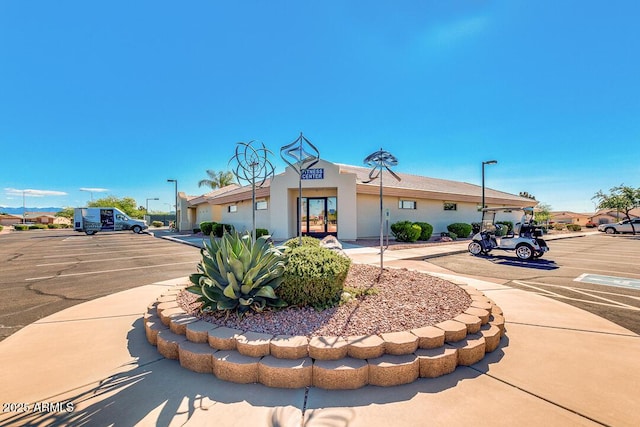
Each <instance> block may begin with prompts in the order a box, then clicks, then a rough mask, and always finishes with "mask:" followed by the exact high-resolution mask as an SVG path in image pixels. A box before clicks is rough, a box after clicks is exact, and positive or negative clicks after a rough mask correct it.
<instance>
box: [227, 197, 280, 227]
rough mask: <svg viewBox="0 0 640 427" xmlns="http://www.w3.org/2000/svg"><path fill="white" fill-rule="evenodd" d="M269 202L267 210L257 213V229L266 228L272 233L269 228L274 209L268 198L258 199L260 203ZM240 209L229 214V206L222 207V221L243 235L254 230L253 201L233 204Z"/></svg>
mask: <svg viewBox="0 0 640 427" xmlns="http://www.w3.org/2000/svg"><path fill="white" fill-rule="evenodd" d="M265 200H266V202H267V209H266V210H258V211H256V228H266V229H267V230H269V232H270V233H273V232H272V231H271V228H270V227H269V219H270V211H271V209H272V206H271V200H270V199H269V198H268V197H267V198H260V199H256V202H258V201H265ZM233 204H234V205H236V206H237V207H238V210H237V211H236V212H229V209H228V207H229V206H230V205H229V204H226V205H222V206H221V207H220V208H221V215H220V216H221V219H220V221H217V222H221V223H223V224H231V225H233V226H234V227H235V229H236V230H237V231H238V232H240V233H243V232H245V231H251V230H252V229H253V217H252V215H251V200H243V201H240V202H238V203H233Z"/></svg>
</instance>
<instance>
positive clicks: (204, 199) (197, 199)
mask: <svg viewBox="0 0 640 427" xmlns="http://www.w3.org/2000/svg"><path fill="white" fill-rule="evenodd" d="M238 188H241V187H240V186H239V185H238V184H230V185H226V186H224V187H222V188H217V189H215V190H213V191H210V192H208V193H207V194H203V195H202V196H193V197H189V206H196V205H200V204H203V203H209V201H211V200H213V199H215V198H216V197H218V196H220V195H222V194H225V193H228V192H230V191H234V190H236V189H238ZM216 203H217V202H216Z"/></svg>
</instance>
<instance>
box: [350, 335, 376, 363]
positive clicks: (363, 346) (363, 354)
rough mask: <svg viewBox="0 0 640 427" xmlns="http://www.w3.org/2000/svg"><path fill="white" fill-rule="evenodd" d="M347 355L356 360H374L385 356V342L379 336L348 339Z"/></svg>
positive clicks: (361, 336)
mask: <svg viewBox="0 0 640 427" xmlns="http://www.w3.org/2000/svg"><path fill="white" fill-rule="evenodd" d="M347 342H348V343H349V346H348V348H347V354H348V355H349V356H351V357H354V358H356V359H374V358H376V357H380V356H382V355H383V354H384V341H383V340H382V338H380V337H379V336H377V335H360V336H353V337H348V338H347Z"/></svg>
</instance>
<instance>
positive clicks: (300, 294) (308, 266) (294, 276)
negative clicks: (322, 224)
mask: <svg viewBox="0 0 640 427" xmlns="http://www.w3.org/2000/svg"><path fill="white" fill-rule="evenodd" d="M350 266H351V260H350V259H349V258H347V257H345V256H342V255H339V254H337V253H335V252H333V251H331V250H330V249H326V248H321V247H319V246H304V245H303V246H300V247H296V248H293V249H292V250H291V252H289V260H288V262H287V266H286V268H285V271H284V275H283V279H284V280H283V282H282V285H280V287H279V288H278V291H277V294H278V295H279V296H280V297H281V298H282V299H283V300H285V301H286V302H287V303H289V304H290V305H296V306H307V305H308V306H312V307H314V308H316V309H323V308H328V307H332V306H335V305H337V304H338V303H339V302H340V296H341V295H342V289H343V286H344V281H345V279H346V278H347V273H348V272H349V267H350Z"/></svg>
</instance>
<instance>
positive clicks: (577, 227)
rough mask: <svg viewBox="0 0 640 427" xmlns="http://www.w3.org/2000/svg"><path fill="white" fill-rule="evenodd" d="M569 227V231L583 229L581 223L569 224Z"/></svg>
mask: <svg viewBox="0 0 640 427" xmlns="http://www.w3.org/2000/svg"><path fill="white" fill-rule="evenodd" d="M567 229H568V230H569V231H580V230H582V226H580V224H567Z"/></svg>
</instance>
